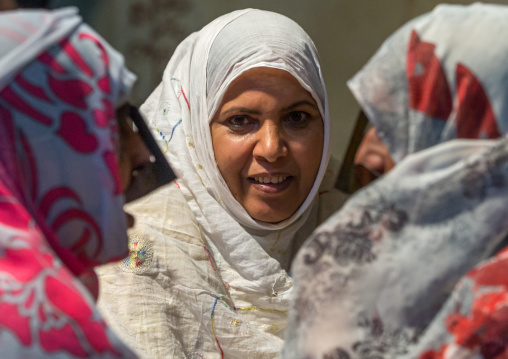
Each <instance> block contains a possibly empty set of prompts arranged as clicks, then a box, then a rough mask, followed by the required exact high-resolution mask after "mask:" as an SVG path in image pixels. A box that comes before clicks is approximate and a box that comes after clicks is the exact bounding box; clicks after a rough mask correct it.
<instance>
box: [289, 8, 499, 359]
mask: <svg viewBox="0 0 508 359" xmlns="http://www.w3.org/2000/svg"><path fill="white" fill-rule="evenodd" d="M507 20H508V7H506V6H498V5H484V4H474V5H472V6H466V7H464V6H448V5H445V6H438V7H437V8H436V9H435V10H434V11H433V12H431V13H429V14H426V15H423V16H421V17H419V18H417V19H415V20H413V21H411V22H409V23H408V24H406V25H405V26H404V27H402V28H401V29H400V30H398V31H397V32H396V33H395V34H394V35H393V36H391V37H390V38H389V39H388V40H387V41H386V42H385V43H384V44H383V46H382V47H381V48H380V50H378V52H377V53H376V55H375V56H374V57H373V58H372V59H371V60H370V61H369V63H368V64H367V65H366V66H365V67H364V68H363V69H362V71H360V73H358V74H357V75H356V76H355V77H354V78H353V79H352V80H351V81H350V83H349V85H350V88H351V89H352V91H353V93H354V94H355V96H356V97H357V99H358V101H359V102H360V104H361V105H362V107H363V109H364V111H365V112H366V114H367V115H368V117H369V119H370V120H371V122H372V123H373V124H374V125H375V126H376V128H377V130H378V132H379V134H380V136H381V138H382V139H383V140H384V141H385V143H386V144H387V145H388V147H389V149H390V151H391V153H392V156H393V158H394V159H395V161H396V162H398V164H397V166H396V167H395V169H394V170H393V171H392V172H390V173H388V174H387V175H386V176H384V177H383V178H381V179H379V180H377V181H376V182H374V183H373V184H372V185H370V186H368V187H366V188H365V189H363V190H362V191H360V192H358V193H357V194H356V195H355V196H353V197H352V198H351V199H350V201H349V202H348V203H347V204H346V205H345V206H344V207H343V208H342V209H341V211H339V212H338V213H336V214H335V215H334V216H332V217H331V218H330V219H329V220H328V221H327V222H325V223H324V224H323V225H322V226H321V227H320V228H319V229H318V230H317V231H316V232H315V233H314V234H313V236H312V237H311V238H310V239H309V240H308V241H307V242H306V244H305V245H304V247H303V249H302V250H301V252H300V253H299V255H298V256H297V259H296V260H295V262H294V267H293V268H294V275H295V291H296V299H295V300H294V301H293V303H292V311H291V314H290V323H289V324H288V328H289V330H288V331H287V333H286V338H287V342H286V348H285V357H286V358H328V359H330V358H341V359H346V358H421V359H437V358H505V357H506V356H507V355H508V351H507V348H508V320H507V319H508V316H507V315H508V274H507V273H508V271H507V263H508V261H507V258H508V257H507V252H506V249H505V248H507V245H508V242H507V239H506V237H507V234H508V221H506V218H507V215H508V206H507V203H508V138H506V137H505V138H501V139H497V138H499V137H500V136H502V135H504V134H506V133H507V130H508V122H507V121H506V119H507V118H508V113H507V110H506V106H507V104H508V86H507V84H506V79H507V78H508V66H507V64H508V51H506V50H507V46H508V43H506V41H504V40H503V39H504V38H505V36H504V35H506V34H508V21H507ZM457 138H459V139H457ZM453 139H455V140H453ZM466 139H467V140H466ZM496 139H497V140H496ZM449 140H453V141H449Z"/></svg>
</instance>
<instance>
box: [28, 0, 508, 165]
mask: <svg viewBox="0 0 508 359" xmlns="http://www.w3.org/2000/svg"><path fill="white" fill-rule="evenodd" d="M441 2H443V1H439V0H100V1H99V0H86V1H85V0H18V3H20V5H21V6H27V7H30V6H45V7H50V8H55V7H61V6H77V7H79V8H80V12H81V15H82V16H83V18H84V19H85V21H86V22H88V23H89V24H90V25H91V26H92V27H94V28H95V29H96V30H97V31H98V32H99V33H100V34H101V35H102V36H103V37H104V38H105V39H106V40H107V41H108V42H109V43H111V44H112V45H113V47H115V48H116V49H117V50H119V51H120V52H122V53H123V54H124V55H125V58H126V62H127V65H128V67H129V68H130V69H131V70H132V71H133V72H135V73H136V74H137V75H138V82H137V84H136V88H135V91H134V98H133V102H134V103H135V104H137V105H140V104H141V103H143V101H144V99H145V98H146V97H147V96H148V95H149V94H150V92H151V91H152V90H153V89H154V88H155V87H156V86H157V85H158V83H159V82H160V79H161V76H162V72H163V71H164V68H165V66H166V63H167V62H168V60H169V58H170V57H171V54H172V53H173V51H174V49H175V48H176V46H177V45H178V44H179V42H180V41H181V40H183V39H184V38H185V37H187V36H188V35H189V34H190V33H192V32H194V31H197V30H199V29H201V28H202V27H203V26H205V25H206V24H207V23H209V22H210V21H212V20H213V19H215V18H216V17H218V16H220V15H222V14H225V13H228V12H231V11H233V10H237V9H243V8H249V7H251V8H258V9H264V10H270V11H275V12H278V13H281V14H284V15H286V16H288V17H290V18H292V19H293V20H295V21H296V22H297V23H299V24H300V25H301V26H302V27H303V28H304V29H305V30H306V31H307V33H308V34H309V35H310V37H311V38H312V39H313V40H314V42H315V44H316V46H317V48H318V50H319V53H320V57H321V63H322V67H323V73H324V76H325V81H326V86H327V89H328V98H329V102H330V113H331V120H332V131H333V132H332V133H333V136H332V153H333V154H334V156H335V157H337V158H338V159H342V156H343V154H344V152H345V150H346V147H347V144H348V141H349V136H350V133H351V131H352V129H353V125H354V121H355V119H356V116H357V113H358V110H359V106H358V104H357V103H356V101H355V99H354V97H353V96H352V95H351V93H350V92H349V90H348V88H347V86H346V82H347V80H348V79H349V78H351V77H352V76H353V75H354V74H355V73H356V72H357V71H358V70H360V69H361V67H362V66H363V64H365V62H366V61H367V60H368V59H369V58H370V57H371V56H372V55H373V54H374V52H375V51H376V50H377V48H378V47H379V46H380V45H381V43H382V42H383V41H384V40H385V39H386V37H388V36H389V35H390V34H391V33H393V32H394V31H395V30H396V29H397V28H398V27H399V26H401V25H402V24H404V23H405V22H406V21H408V20H409V19H411V18H413V17H415V16H417V15H420V14H423V13H425V12H428V11H430V10H432V9H433V8H434V7H435V6H436V5H438V4H439V3H441ZM446 2H447V3H449V4H470V3H473V2H475V1H467V0H448V1H446ZM489 2H491V3H498V4H505V5H508V0H504V1H503V0H497V1H489Z"/></svg>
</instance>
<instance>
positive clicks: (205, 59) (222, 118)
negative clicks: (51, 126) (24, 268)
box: [99, 9, 341, 358]
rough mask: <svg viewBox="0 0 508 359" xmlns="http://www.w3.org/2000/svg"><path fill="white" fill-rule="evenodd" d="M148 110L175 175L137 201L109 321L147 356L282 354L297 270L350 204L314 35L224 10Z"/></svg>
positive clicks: (188, 49) (111, 288)
mask: <svg viewBox="0 0 508 359" xmlns="http://www.w3.org/2000/svg"><path fill="white" fill-rule="evenodd" d="M141 110H142V111H143V112H144V113H145V114H146V117H147V119H148V122H149V124H150V125H151V126H152V128H153V129H154V132H155V133H156V134H157V136H158V138H159V144H160V147H162V148H167V152H166V155H167V157H168V159H169V160H170V163H171V166H172V168H174V170H175V172H176V173H177V174H178V177H179V179H178V180H177V184H175V185H174V186H169V187H168V188H165V189H163V190H162V191H160V192H157V193H154V194H153V195H151V196H149V197H148V198H147V199H146V200H142V201H139V202H136V203H133V205H132V206H131V208H130V210H131V211H132V212H133V213H134V214H135V215H136V220H137V223H136V226H135V227H134V228H133V230H132V231H131V233H130V244H131V248H132V251H131V254H130V256H129V258H127V259H126V260H125V261H123V262H121V264H119V265H117V266H109V267H105V268H102V269H101V270H100V272H99V273H100V278H101V285H102V286H101V290H102V292H101V299H100V307H101V308H102V310H103V313H104V314H105V316H106V317H107V318H108V319H109V322H110V323H111V325H112V326H113V327H114V328H115V329H116V330H117V332H118V334H119V335H120V336H121V337H122V338H123V339H125V341H126V342H128V343H130V344H131V345H132V347H133V348H134V349H135V350H136V351H137V352H138V353H139V355H140V356H142V357H146V358H221V357H226V358H249V357H256V358H277V357H278V356H279V352H280V349H281V347H282V344H283V341H282V335H283V332H284V329H285V327H286V317H287V309H288V303H289V299H290V298H291V296H292V279H291V277H290V276H289V275H288V271H289V269H290V266H291V261H292V259H293V257H294V254H295V253H296V252H297V251H298V249H299V247H300V245H301V243H302V242H303V241H304V240H305V239H306V238H307V236H309V235H310V233H311V232H312V231H313V230H314V228H316V226H317V225H318V224H319V223H321V222H322V221H323V220H324V219H326V218H327V216H328V215H329V214H331V213H332V212H333V211H334V210H335V209H336V208H337V207H338V206H339V205H340V204H341V198H340V197H339V196H340V195H339V193H338V192H335V191H334V190H333V185H334V171H333V169H332V168H330V166H328V162H329V136H330V119H329V117H328V105H327V98H326V90H325V86H324V82H323V77H322V73H321V68H320V64H319V60H318V55H317V50H316V48H315V46H314V44H313V42H312V40H311V39H310V38H309V36H308V35H307V34H306V33H305V31H303V29H302V28H301V27H300V26H298V25H297V24H296V23H295V22H294V21H292V20H290V19H288V18H286V17H285V16H282V15H279V14H275V13H272V12H267V11H260V10H253V9H247V10H241V11H236V12H233V13H230V14H227V15H224V16H222V17H220V18H218V19H216V20H215V21H213V22H212V23H210V24H209V25H207V26H206V27H205V28H203V29H202V30H201V31H199V32H197V33H194V34H192V35H190V36H189V37H188V38H187V39H186V40H184V41H183V42H182V43H181V44H180V45H179V47H178V49H177V50H176V52H175V54H174V55H173V57H172V58H171V60H170V61H169V64H168V66H167V68H166V70H165V73H164V76H163V79H162V83H161V85H159V87H158V88H157V89H156V90H155V91H154V92H153V93H152V95H150V97H149V98H148V100H147V101H146V102H145V104H144V105H143V106H142V107H141ZM332 163H334V162H332Z"/></svg>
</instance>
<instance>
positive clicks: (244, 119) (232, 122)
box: [226, 116, 255, 132]
mask: <svg viewBox="0 0 508 359" xmlns="http://www.w3.org/2000/svg"><path fill="white" fill-rule="evenodd" d="M254 124H255V121H254V120H253V119H252V118H250V117H248V116H231V117H229V118H228V119H227V120H226V125H227V126H228V127H229V128H230V129H232V130H233V131H237V132H240V131H244V130H247V129H249V128H250V126H252V125H254Z"/></svg>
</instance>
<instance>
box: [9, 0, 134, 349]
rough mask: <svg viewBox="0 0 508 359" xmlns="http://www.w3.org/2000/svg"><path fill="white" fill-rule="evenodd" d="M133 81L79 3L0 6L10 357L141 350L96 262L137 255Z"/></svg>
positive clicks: (121, 60) (118, 57) (119, 58)
mask: <svg viewBox="0 0 508 359" xmlns="http://www.w3.org/2000/svg"><path fill="white" fill-rule="evenodd" d="M134 80H135V77H134V75H132V74H131V73H130V72H129V71H128V70H127V69H126V68H125V67H124V64H123V57H122V56H121V55H120V54H118V53H117V52H116V51H114V50H113V49H112V48H111V47H110V46H109V45H108V44H107V43H106V42H105V41H104V40H103V39H102V38H101V37H100V36H99V35H98V34H97V33H95V32H94V31H93V30H92V29H91V28H89V27H88V26H86V25H84V24H82V21H81V18H80V17H79V16H78V15H77V9H74V8H67V9H62V10H58V11H37V10H33V11H12V12H4V13H1V14H0V253H1V255H0V276H1V278H2V279H1V280H0V293H1V297H0V347H1V348H2V356H5V357H9V358H18V357H19V358H21V357H23V358H25V357H30V356H34V355H35V356H36V357H38V358H39V357H41V358H42V357H44V358H46V357H51V356H52V355H53V354H56V353H58V357H62V358H63V357H65V358H68V357H72V358H74V357H80V358H83V357H94V358H99V357H100V358H102V357H104V358H113V357H129V356H130V354H129V351H128V350H126V349H125V347H124V346H123V344H121V343H120V342H119V341H118V339H116V337H114V336H113V335H112V334H111V333H110V332H109V329H108V328H107V327H106V325H105V323H104V322H103V321H102V319H101V318H100V315H99V314H98V312H97V309H96V308H95V304H94V300H95V298H94V296H96V295H97V279H96V276H95V274H94V272H93V267H94V266H96V265H98V264H102V263H106V262H109V261H112V260H115V259H118V258H121V257H123V256H124V255H125V253H126V251H127V246H126V243H127V235H126V219H125V214H124V212H123V208H122V207H123V196H122V193H121V192H122V190H121V184H120V175H119V168H118V162H117V154H116V147H115V146H116V142H117V141H118V134H117V127H116V126H117V125H116V117H115V108H116V107H117V106H119V105H121V104H123V103H124V102H125V101H126V99H127V96H128V95H129V93H130V89H131V86H132V84H133V82H134Z"/></svg>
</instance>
